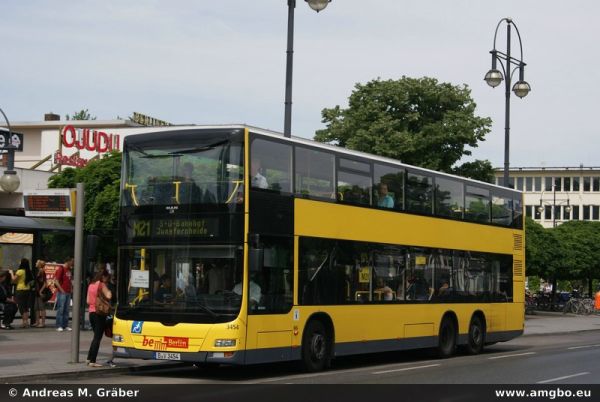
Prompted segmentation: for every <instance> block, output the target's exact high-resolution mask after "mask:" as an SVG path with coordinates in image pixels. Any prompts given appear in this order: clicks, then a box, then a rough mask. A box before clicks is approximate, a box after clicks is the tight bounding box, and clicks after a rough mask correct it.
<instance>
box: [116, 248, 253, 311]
mask: <svg viewBox="0 0 600 402" xmlns="http://www.w3.org/2000/svg"><path fill="white" fill-rule="evenodd" d="M241 255H242V254H241V250H238V248H237V247H235V246H195V247H194V246H183V247H182V246H163V247H160V246H155V247H134V248H126V249H123V250H122V251H121V261H123V262H126V264H127V266H124V265H122V271H121V278H122V280H123V282H124V283H127V284H128V285H127V289H124V292H121V294H120V296H119V306H120V307H119V310H120V311H119V315H120V316H122V317H123V318H129V319H137V320H141V319H146V320H147V319H151V318H153V319H154V320H156V321H162V322H164V321H165V320H167V321H169V320H172V321H174V322H221V321H229V320H231V319H232V317H234V316H237V314H238V313H239V310H240V306H241V300H242V298H241V289H242V288H241V285H240V286H236V285H238V284H240V283H241V281H242V270H243V266H242V258H241ZM142 315H143V316H142Z"/></svg>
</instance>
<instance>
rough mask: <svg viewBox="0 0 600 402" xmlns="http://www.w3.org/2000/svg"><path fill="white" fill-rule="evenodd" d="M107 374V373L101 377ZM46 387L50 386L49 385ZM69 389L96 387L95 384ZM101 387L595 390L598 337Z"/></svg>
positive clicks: (230, 370)
mask: <svg viewBox="0 0 600 402" xmlns="http://www.w3.org/2000/svg"><path fill="white" fill-rule="evenodd" d="M107 374H108V373H107ZM50 382H51V381H50ZM69 383H82V384H83V383H88V384H91V383H98V379H97V378H95V379H94V378H83V379H79V380H77V379H75V380H69ZM102 383H104V384H160V383H169V384H184V383H190V384H209V383H212V384H215V383H221V384H222V383H228V384H357V383H361V384H385V383H389V384H535V383H542V384H599V383H600V331H585V332H579V333H570V334H556V335H540V336H528V337H522V338H518V339H515V340H513V341H511V342H508V343H503V344H497V345H493V346H490V347H488V348H487V349H486V351H485V353H483V354H481V355H478V356H464V355H458V356H456V357H453V358H450V359H437V358H434V357H433V356H432V355H431V354H430V353H429V354H428V353H427V351H412V352H403V353H387V354H377V355H368V356H361V357H352V358H342V359H337V360H336V361H335V364H334V367H333V369H332V370H329V371H326V372H323V373H316V374H305V373H300V372H299V371H298V370H297V368H296V366H295V365H292V364H278V365H265V366H252V367H221V368H218V369H196V368H193V367H176V368H171V369H161V370H155V371H149V372H143V373H137V374H125V373H122V374H116V373H115V375H106V376H103V377H102Z"/></svg>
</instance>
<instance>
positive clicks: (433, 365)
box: [371, 364, 441, 374]
mask: <svg viewBox="0 0 600 402" xmlns="http://www.w3.org/2000/svg"><path fill="white" fill-rule="evenodd" d="M437 366H441V364H428V365H427V366H416V367H405V368H401V369H394V370H384V371H375V372H373V373H371V374H387V373H396V372H398V371H408V370H417V369H422V368H428V367H437Z"/></svg>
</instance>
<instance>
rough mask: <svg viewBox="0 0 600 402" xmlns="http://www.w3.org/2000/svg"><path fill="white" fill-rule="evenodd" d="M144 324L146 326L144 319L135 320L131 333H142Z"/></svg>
mask: <svg viewBox="0 0 600 402" xmlns="http://www.w3.org/2000/svg"><path fill="white" fill-rule="evenodd" d="M143 326H144V321H134V322H133V324H131V333H132V334H141V333H142V327H143Z"/></svg>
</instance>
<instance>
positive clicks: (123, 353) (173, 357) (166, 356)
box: [114, 346, 245, 365]
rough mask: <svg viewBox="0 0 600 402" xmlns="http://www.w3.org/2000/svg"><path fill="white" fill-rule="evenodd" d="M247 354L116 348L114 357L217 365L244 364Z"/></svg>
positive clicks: (240, 351) (241, 352)
mask: <svg viewBox="0 0 600 402" xmlns="http://www.w3.org/2000/svg"><path fill="white" fill-rule="evenodd" d="M244 355H245V353H244V351H243V350H238V351H235V352H227V353H224V352H157V351H154V350H143V349H134V348H126V347H122V346H116V347H114V356H115V357H122V358H128V359H144V360H163V361H181V362H190V363H215V364H234V365H237V364H244V361H245V356H244Z"/></svg>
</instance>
